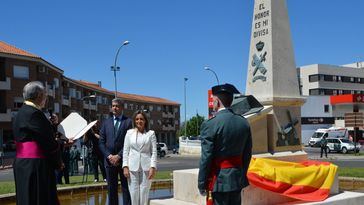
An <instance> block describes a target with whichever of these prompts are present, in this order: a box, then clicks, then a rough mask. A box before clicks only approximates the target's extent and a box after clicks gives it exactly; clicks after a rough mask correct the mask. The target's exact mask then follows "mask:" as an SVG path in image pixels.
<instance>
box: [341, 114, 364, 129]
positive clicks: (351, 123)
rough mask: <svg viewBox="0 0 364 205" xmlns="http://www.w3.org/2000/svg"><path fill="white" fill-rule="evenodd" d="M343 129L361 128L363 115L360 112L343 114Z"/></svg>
mask: <svg viewBox="0 0 364 205" xmlns="http://www.w3.org/2000/svg"><path fill="white" fill-rule="evenodd" d="M344 117H345V127H363V126H364V115H363V113H362V112H348V113H345V116H344Z"/></svg>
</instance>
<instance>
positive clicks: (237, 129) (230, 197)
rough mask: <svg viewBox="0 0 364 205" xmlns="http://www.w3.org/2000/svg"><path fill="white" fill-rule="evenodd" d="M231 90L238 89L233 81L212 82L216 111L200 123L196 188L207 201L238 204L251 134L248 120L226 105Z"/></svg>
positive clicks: (208, 203) (246, 166)
mask: <svg viewBox="0 0 364 205" xmlns="http://www.w3.org/2000/svg"><path fill="white" fill-rule="evenodd" d="M234 93H239V91H238V90H237V89H236V88H235V87H234V86H233V85H230V84H224V85H217V86H214V87H213V88H212V94H213V102H214V111H216V115H215V116H214V117H213V118H211V119H209V120H207V121H205V122H204V123H203V124H202V126H201V147H202V150H201V159H200V170H199V173H198V189H199V191H200V193H201V194H202V195H207V197H206V198H207V203H206V204H207V205H212V204H214V205H216V204H217V205H221V204H224V205H229V204H236V205H240V204H241V190H242V189H243V188H244V187H246V186H248V185H249V182H248V179H247V177H246V173H247V170H248V167H249V163H250V158H251V152H252V138H251V133H250V126H249V123H248V121H247V120H246V119H245V118H244V117H242V116H240V115H237V114H235V113H233V111H232V110H231V109H230V106H231V103H232V100H233V94H234Z"/></svg>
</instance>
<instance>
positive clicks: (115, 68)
mask: <svg viewBox="0 0 364 205" xmlns="http://www.w3.org/2000/svg"><path fill="white" fill-rule="evenodd" d="M128 44H129V41H124V43H123V44H121V46H120V47H119V48H118V51H117V52H116V56H115V62H114V65H113V66H111V71H114V82H115V98H117V92H118V88H117V83H116V71H120V67H118V66H116V62H117V60H118V55H119V52H120V49H121V48H122V47H123V46H126V45H128Z"/></svg>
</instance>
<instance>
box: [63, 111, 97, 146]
mask: <svg viewBox="0 0 364 205" xmlns="http://www.w3.org/2000/svg"><path fill="white" fill-rule="evenodd" d="M96 122H97V120H95V121H93V122H90V124H87V121H86V120H85V119H84V118H83V117H82V116H81V115H79V114H78V113H77V112H72V113H71V114H69V115H68V116H67V117H66V119H64V120H63V121H62V122H61V123H60V124H59V125H58V128H57V130H58V132H60V133H62V134H63V136H65V137H67V138H68V139H71V140H76V139H78V138H80V137H82V136H83V135H84V134H85V133H86V132H87V131H88V130H89V129H90V128H91V127H93V126H94V125H95V124H96Z"/></svg>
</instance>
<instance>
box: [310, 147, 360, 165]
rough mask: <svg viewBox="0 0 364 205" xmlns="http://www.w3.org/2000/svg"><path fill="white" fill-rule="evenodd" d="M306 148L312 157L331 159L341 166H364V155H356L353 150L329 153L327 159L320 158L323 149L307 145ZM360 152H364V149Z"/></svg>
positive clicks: (330, 160) (315, 158)
mask: <svg viewBox="0 0 364 205" xmlns="http://www.w3.org/2000/svg"><path fill="white" fill-rule="evenodd" d="M304 150H305V151H306V152H307V154H308V158H310V159H314V160H324V161H329V162H332V163H334V164H336V165H338V166H339V167H364V156H355V155H354V154H353V153H352V152H351V153H348V154H342V153H336V152H332V153H327V156H328V159H326V158H320V152H321V149H320V148H319V147H305V148H304ZM360 152H361V153H363V152H364V150H361V151H360Z"/></svg>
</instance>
